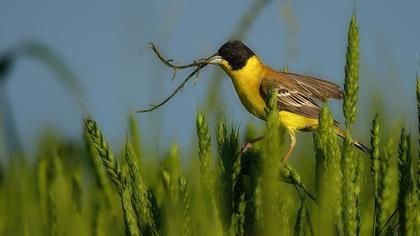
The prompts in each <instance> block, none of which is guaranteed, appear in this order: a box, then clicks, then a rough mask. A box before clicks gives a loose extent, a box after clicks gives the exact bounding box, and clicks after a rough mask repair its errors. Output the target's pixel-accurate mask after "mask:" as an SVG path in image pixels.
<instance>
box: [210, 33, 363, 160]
mask: <svg viewBox="0 0 420 236" xmlns="http://www.w3.org/2000/svg"><path fill="white" fill-rule="evenodd" d="M207 62H208V64H212V65H217V66H219V67H221V68H222V69H223V70H224V71H225V72H226V74H227V75H228V76H229V77H230V78H231V81H232V83H233V87H234V88H235V90H236V93H237V94H238V96H239V99H240V101H241V103H242V104H243V106H244V107H245V108H246V110H247V111H248V112H249V113H251V114H252V115H254V116H256V117H258V118H259V119H261V120H266V119H267V116H266V112H265V108H266V107H267V105H268V104H267V103H268V101H267V100H268V99H267V98H268V96H269V93H270V92H271V91H274V92H275V96H277V106H278V117H279V118H278V119H279V122H280V123H281V124H282V125H283V126H284V127H285V128H286V130H287V132H288V134H289V136H290V143H289V148H288V150H287V152H286V155H285V156H284V157H283V162H284V163H287V161H288V159H289V158H290V156H291V155H292V153H293V150H294V149H295V146H296V134H297V132H301V131H303V132H305V131H312V132H314V131H316V130H317V128H318V124H319V122H318V116H319V114H320V112H321V105H320V104H322V103H323V102H326V101H327V100H328V99H341V98H342V96H343V93H342V90H341V89H340V86H339V85H337V84H335V83H333V82H329V81H326V80H322V79H318V78H314V77H311V76H307V75H300V74H295V73H288V72H279V71H276V70H274V69H272V68H271V67H269V66H267V65H265V64H264V63H263V62H262V60H261V59H260V58H259V57H258V56H257V55H256V54H255V53H254V52H253V51H252V50H251V49H250V48H248V47H247V46H246V45H245V44H244V43H242V42H241V41H239V40H230V41H228V42H226V43H225V44H223V45H222V46H221V47H220V48H219V50H218V51H217V52H216V53H215V54H213V55H212V56H210V57H209V58H208V60H207ZM335 133H336V134H337V135H338V136H340V137H342V138H344V137H345V136H346V135H347V134H346V132H345V131H344V130H343V129H341V128H340V127H339V126H338V122H335ZM262 138H263V137H259V138H256V139H255V140H254V141H259V140H261V139H262ZM352 142H353V144H354V145H355V146H356V147H358V148H359V149H360V150H362V151H363V152H365V153H368V152H369V148H367V147H366V146H365V145H363V144H362V143H361V142H359V141H357V140H355V139H352ZM251 145H252V143H247V144H245V145H244V147H243V148H245V149H247V148H249V147H250V146H251Z"/></svg>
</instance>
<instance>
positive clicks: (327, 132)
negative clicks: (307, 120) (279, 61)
mask: <svg viewBox="0 0 420 236" xmlns="http://www.w3.org/2000/svg"><path fill="white" fill-rule="evenodd" d="M315 151H316V190H317V199H318V207H319V210H318V231H320V233H322V232H323V233H325V232H330V233H333V230H334V231H335V232H337V231H338V232H340V231H341V230H342V223H343V222H342V221H341V213H342V208H341V201H342V197H341V186H342V178H343V176H342V172H341V168H340V158H341V155H340V147H339V143H338V140H337V136H336V134H335V126H334V120H333V118H332V115H331V112H330V111H329V109H328V104H324V106H323V108H322V110H321V113H320V116H319V128H318V132H317V134H316V136H315ZM331 186H335V187H334V188H331ZM331 223H332V224H331ZM332 228H335V229H332Z"/></svg>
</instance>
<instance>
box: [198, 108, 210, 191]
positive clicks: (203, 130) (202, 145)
mask: <svg viewBox="0 0 420 236" xmlns="http://www.w3.org/2000/svg"><path fill="white" fill-rule="evenodd" d="M196 126H197V136H198V157H199V158H200V181H201V186H202V187H203V188H205V189H206V192H209V191H208V190H210V189H209V187H210V183H211V176H210V166H211V139H210V134H209V126H208V124H207V121H206V117H205V116H204V114H203V113H201V112H197V118H196Z"/></svg>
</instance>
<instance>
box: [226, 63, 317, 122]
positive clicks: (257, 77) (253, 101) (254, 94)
mask: <svg viewBox="0 0 420 236" xmlns="http://www.w3.org/2000/svg"><path fill="white" fill-rule="evenodd" d="M222 67H223V69H224V70H225V71H226V73H227V74H228V75H229V77H230V78H231V79H232V82H233V86H234V87H235V90H236V92H237V93H238V96H239V99H240V100H241V102H242V104H243V105H244V106H245V108H246V109H247V110H248V111H249V112H250V113H251V114H253V115H254V116H256V117H258V118H260V119H263V120H265V118H266V115H265V110H264V108H265V106H266V103H265V101H264V99H263V98H262V97H261V94H260V83H261V80H262V79H263V77H264V75H265V72H266V71H265V70H267V68H266V66H265V65H264V64H262V62H261V61H260V60H259V59H258V58H257V57H256V56H255V55H254V56H252V57H250V58H249V59H248V60H247V63H246V65H245V66H244V67H242V68H241V69H239V70H232V68H231V67H230V65H229V64H228V63H227V62H224V63H223V66H222ZM279 122H280V123H282V124H283V125H284V126H285V127H287V128H288V129H289V130H300V129H311V128H315V127H317V126H318V119H313V118H308V117H305V116H302V115H298V114H295V113H292V112H289V111H284V110H283V111H279Z"/></svg>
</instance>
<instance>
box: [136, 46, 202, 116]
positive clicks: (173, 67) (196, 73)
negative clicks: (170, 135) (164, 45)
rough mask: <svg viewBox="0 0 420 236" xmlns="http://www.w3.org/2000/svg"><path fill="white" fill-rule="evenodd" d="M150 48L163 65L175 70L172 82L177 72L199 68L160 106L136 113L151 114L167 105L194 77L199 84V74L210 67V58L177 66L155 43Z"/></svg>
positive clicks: (152, 106)
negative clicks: (162, 53) (206, 67)
mask: <svg viewBox="0 0 420 236" xmlns="http://www.w3.org/2000/svg"><path fill="white" fill-rule="evenodd" d="M149 46H150V47H151V48H152V50H153V52H155V54H156V56H157V57H158V58H159V59H160V60H161V61H162V62H163V64H165V65H167V66H169V67H171V68H172V69H173V75H172V80H173V79H174V78H175V75H176V72H177V70H182V69H187V68H191V67H197V68H196V69H195V70H194V71H193V72H192V73H191V74H189V75H188V77H187V78H186V79H184V81H182V83H181V84H180V85H178V87H177V88H176V89H175V90H174V91H173V92H172V93H171V94H170V95H169V96H168V97H167V98H165V99H164V100H163V101H162V102H160V103H159V104H156V105H155V104H152V105H150V106H151V107H150V108H147V109H141V110H136V111H135V112H139V113H142V112H151V111H154V110H156V109H157V108H159V107H161V106H163V105H164V104H165V103H167V102H168V101H169V100H170V99H171V98H172V97H174V96H175V95H176V94H177V93H178V92H179V91H180V90H181V89H182V88H184V86H185V84H186V83H187V82H188V80H190V79H191V78H192V77H193V76H194V75H195V80H194V84H195V83H196V82H197V80H198V78H199V77H198V72H199V71H200V70H201V69H202V68H203V67H205V66H206V65H208V63H209V62H208V61H209V58H205V59H200V60H198V61H194V62H193V63H190V64H187V65H175V64H173V63H172V60H167V59H165V58H164V57H163V56H162V55H161V54H160V52H159V49H158V48H157V47H156V46H155V45H154V44H153V43H151V42H150V43H149Z"/></svg>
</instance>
